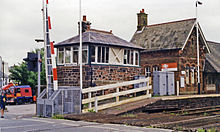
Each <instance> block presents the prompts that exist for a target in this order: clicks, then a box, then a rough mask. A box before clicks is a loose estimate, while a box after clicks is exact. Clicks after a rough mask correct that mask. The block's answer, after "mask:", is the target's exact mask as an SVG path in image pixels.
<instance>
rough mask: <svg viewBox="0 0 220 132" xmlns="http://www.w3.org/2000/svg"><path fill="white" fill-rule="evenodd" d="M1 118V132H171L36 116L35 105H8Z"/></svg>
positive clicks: (168, 131)
mask: <svg viewBox="0 0 220 132" xmlns="http://www.w3.org/2000/svg"><path fill="white" fill-rule="evenodd" d="M7 107H8V112H6V113H5V118H4V119H0V132H38V131H44V132H170V131H171V130H164V129H153V128H142V127H134V126H126V125H117V124H102V123H94V122H83V121H70V120H63V119H51V118H38V117H35V116H34V114H35V109H36V107H35V105H34V104H28V105H13V106H7Z"/></svg>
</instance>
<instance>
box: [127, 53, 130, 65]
mask: <svg viewBox="0 0 220 132" xmlns="http://www.w3.org/2000/svg"><path fill="white" fill-rule="evenodd" d="M127 64H130V50H128V54H127Z"/></svg>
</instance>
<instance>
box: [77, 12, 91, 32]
mask: <svg viewBox="0 0 220 132" xmlns="http://www.w3.org/2000/svg"><path fill="white" fill-rule="evenodd" d="M78 25H79V22H78ZM90 25H91V23H90V22H89V21H87V19H86V16H85V15H84V16H83V21H82V32H86V31H88V30H90Z"/></svg>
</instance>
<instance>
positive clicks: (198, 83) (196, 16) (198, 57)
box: [196, 1, 202, 94]
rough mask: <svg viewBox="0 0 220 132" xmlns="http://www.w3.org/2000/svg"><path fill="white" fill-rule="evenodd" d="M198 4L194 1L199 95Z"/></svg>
mask: <svg viewBox="0 0 220 132" xmlns="http://www.w3.org/2000/svg"><path fill="white" fill-rule="evenodd" d="M198 4H202V3H201V2H199V1H196V44H197V73H198V75H197V79H198V80H197V81H198V94H200V68H199V24H198Z"/></svg>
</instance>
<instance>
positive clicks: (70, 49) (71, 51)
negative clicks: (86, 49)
mask: <svg viewBox="0 0 220 132" xmlns="http://www.w3.org/2000/svg"><path fill="white" fill-rule="evenodd" d="M67 48H70V62H69V63H67V62H66V49H67ZM71 58H72V46H67V47H64V64H71V62H72V59H71Z"/></svg>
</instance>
